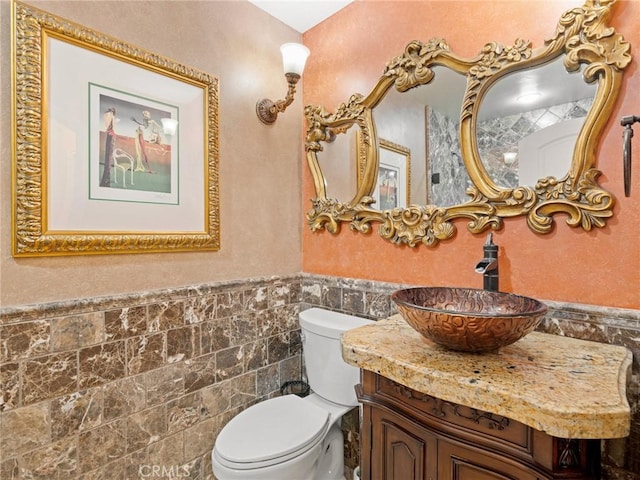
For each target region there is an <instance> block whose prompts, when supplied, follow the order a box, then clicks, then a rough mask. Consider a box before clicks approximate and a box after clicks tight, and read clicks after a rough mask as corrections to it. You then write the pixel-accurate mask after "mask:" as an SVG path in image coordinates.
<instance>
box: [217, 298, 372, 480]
mask: <svg viewBox="0 0 640 480" xmlns="http://www.w3.org/2000/svg"><path fill="white" fill-rule="evenodd" d="M368 323H371V320H366V319H364V318H358V317H354V316H351V315H345V314H342V313H336V312H330V311H327V310H322V309H319V308H311V309H309V310H305V311H303V312H301V313H300V328H301V329H302V351H303V355H304V360H305V364H306V369H307V377H308V380H309V385H310V386H311V389H312V390H313V392H314V393H312V394H311V395H309V396H307V397H304V398H300V397H298V396H296V395H284V396H281V397H276V398H272V399H270V400H265V401H264V402H261V403H258V404H256V405H253V406H252V407H249V408H248V409H246V410H244V411H243V412H241V413H240V414H238V415H237V416H236V417H234V418H233V419H232V420H231V421H230V422H229V423H228V424H227V425H226V426H225V427H224V428H223V429H222V431H221V432H220V434H219V435H218V438H217V439H216V444H215V446H214V448H213V452H211V460H212V464H213V473H214V474H215V476H216V477H217V478H218V479H219V480H235V479H242V480H253V479H255V480H338V479H339V480H343V479H344V440H343V436H342V430H341V428H340V419H341V417H342V415H344V414H345V413H347V412H348V411H349V410H351V409H352V408H353V407H355V406H356V405H358V400H357V398H356V395H355V391H354V385H356V384H357V383H358V382H359V379H360V377H359V370H358V369H357V368H356V367H352V366H350V365H347V364H346V363H345V362H344V361H343V360H342V345H341V342H340V339H341V336H342V333H343V332H344V331H346V330H349V329H351V328H355V327H359V326H361V325H366V324H368Z"/></svg>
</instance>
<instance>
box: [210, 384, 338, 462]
mask: <svg viewBox="0 0 640 480" xmlns="http://www.w3.org/2000/svg"><path fill="white" fill-rule="evenodd" d="M329 427H330V414H329V412H328V411H327V410H324V409H322V408H320V407H319V406H317V405H315V404H313V403H311V402H307V401H305V400H303V399H302V398H300V397H298V396H296V395H285V396H282V397H276V398H273V399H270V400H266V401H264V402H261V403H258V404H256V405H253V406H252V407H250V408H248V409H246V410H244V411H243V412H241V413H240V414H238V415H236V416H235V417H234V418H233V419H232V420H231V421H230V422H229V423H228V424H227V425H226V426H225V427H224V428H223V429H222V431H221V432H220V434H219V435H218V438H217V440H216V445H215V448H214V451H213V453H214V455H215V456H216V459H217V460H218V461H219V462H220V463H221V464H222V465H224V466H226V467H228V468H233V469H237V470H248V469H253V468H263V467H267V466H270V465H275V464H278V463H282V462H285V461H287V460H289V459H291V458H295V457H297V456H299V455H301V454H303V453H304V452H306V451H307V450H310V449H311V448H313V447H314V446H315V445H317V444H318V443H319V442H320V441H321V440H322V439H323V438H324V436H325V435H326V432H327V431H328V429H329ZM248 432H251V433H250V435H248V434H247V433H248Z"/></svg>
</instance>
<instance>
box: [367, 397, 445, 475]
mask: <svg viewBox="0 0 640 480" xmlns="http://www.w3.org/2000/svg"><path fill="white" fill-rule="evenodd" d="M372 440H373V441H372V448H371V478H372V479H375V480H435V473H436V469H437V439H436V437H435V436H434V435H433V434H432V433H430V432H429V431H427V430H425V429H423V428H421V427H419V426H418V425H416V424H415V423H413V422H410V421H409V420H407V419H406V418H404V417H402V416H399V415H394V414H391V413H388V412H384V411H380V410H378V409H373V411H372Z"/></svg>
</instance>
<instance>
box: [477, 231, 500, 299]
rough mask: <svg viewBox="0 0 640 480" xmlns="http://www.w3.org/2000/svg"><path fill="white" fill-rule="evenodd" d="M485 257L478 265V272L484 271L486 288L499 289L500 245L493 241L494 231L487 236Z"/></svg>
mask: <svg viewBox="0 0 640 480" xmlns="http://www.w3.org/2000/svg"><path fill="white" fill-rule="evenodd" d="M482 250H483V251H484V258H483V259H482V260H480V261H479V262H478V264H477V265H476V272H478V273H482V275H483V280H484V282H483V284H484V287H483V288H484V289H485V290H489V291H491V292H497V291H498V283H499V276H498V246H497V245H496V244H495V243H493V233H490V234H489V236H488V237H487V241H486V242H485V244H484V247H483V248H482Z"/></svg>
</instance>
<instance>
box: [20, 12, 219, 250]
mask: <svg viewBox="0 0 640 480" xmlns="http://www.w3.org/2000/svg"><path fill="white" fill-rule="evenodd" d="M12 8H13V12H12V14H13V23H12V63H13V67H14V68H13V75H12V88H13V92H12V133H13V138H12V143H13V145H12V147H13V151H12V154H13V155H12V156H13V212H12V227H13V241H12V253H13V255H14V256H16V257H23V256H41V255H83V254H85V255H86V254H114V253H145V252H169V251H190V250H218V249H219V248H220V220H219V218H220V214H219V208H220V207H219V186H218V154H219V153H218V151H219V150H218V143H219V138H218V99H219V83H218V79H217V77H215V76H213V75H209V74H207V73H205V72H202V71H199V70H196V69H194V68H191V67H188V66H185V65H182V64H179V63H177V62H175V61H173V60H170V59H167V58H164V57H162V56H159V55H156V54H153V53H151V52H148V51H145V50H143V49H141V48H138V47H136V46H133V45H130V44H127V43H125V42H123V41H120V40H117V39H114V38H112V37H109V36H107V35H105V34H102V33H99V32H95V31H92V30H90V29H88V28H85V27H83V26H81V25H78V24H75V23H73V22H70V21H68V20H65V19H63V18H59V17H56V16H54V15H51V14H49V13H46V12H44V11H42V10H38V9H35V8H33V7H31V6H28V5H25V4H22V3H20V2H13V3H12Z"/></svg>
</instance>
